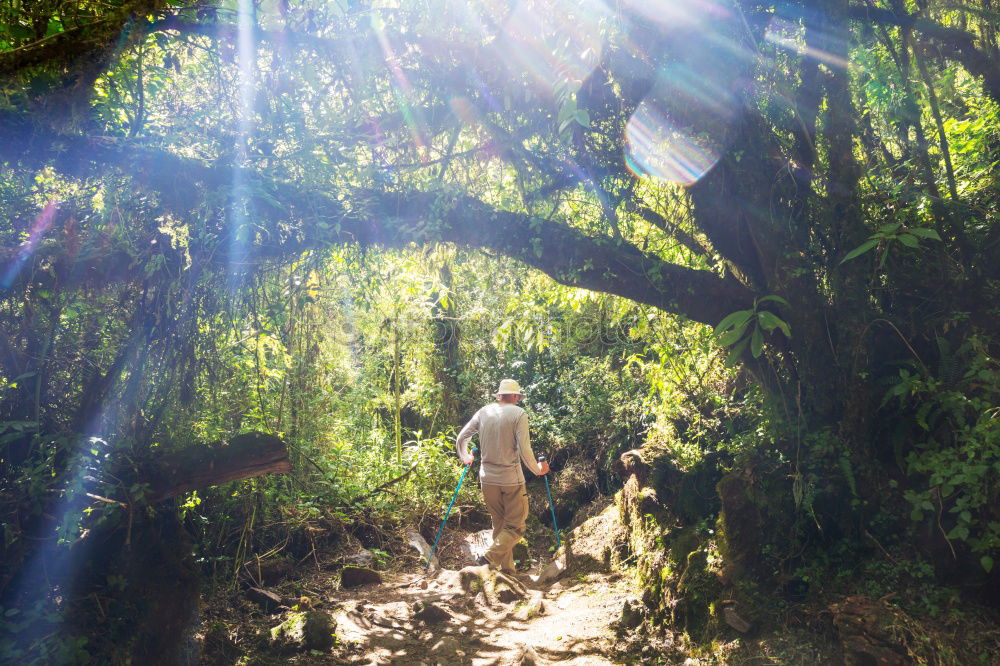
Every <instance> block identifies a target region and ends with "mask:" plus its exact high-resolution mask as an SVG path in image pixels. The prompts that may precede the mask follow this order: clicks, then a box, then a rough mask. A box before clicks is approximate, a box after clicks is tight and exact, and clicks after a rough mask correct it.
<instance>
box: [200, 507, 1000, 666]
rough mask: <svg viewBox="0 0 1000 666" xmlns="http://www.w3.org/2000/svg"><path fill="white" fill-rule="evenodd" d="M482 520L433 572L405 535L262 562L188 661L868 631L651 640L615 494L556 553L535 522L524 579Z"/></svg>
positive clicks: (682, 648) (817, 606)
mask: <svg viewBox="0 0 1000 666" xmlns="http://www.w3.org/2000/svg"><path fill="white" fill-rule="evenodd" d="M472 522H473V524H472V525H469V521H467V520H465V521H463V523H464V524H462V525H452V524H451V522H449V526H448V529H447V530H446V532H445V535H444V536H443V537H442V539H441V543H440V544H439V549H438V553H439V554H440V556H441V561H440V568H432V570H431V571H429V572H428V571H427V570H426V569H425V568H424V566H423V562H424V560H423V559H422V558H421V556H420V555H419V553H418V552H417V549H416V548H411V547H410V546H409V545H407V544H406V538H407V537H406V536H403V537H402V538H399V539H397V541H396V542H395V543H394V544H393V545H392V546H388V545H387V546H386V547H387V548H389V549H390V550H391V551H392V552H391V553H390V552H388V551H384V550H381V549H379V548H372V549H370V550H369V549H366V548H364V547H363V546H362V545H361V544H360V543H359V542H358V541H357V540H355V539H353V538H349V539H343V540H339V541H338V542H337V546H336V547H331V549H330V550H329V551H328V552H322V550H321V549H320V550H317V551H315V552H313V553H311V554H310V556H309V557H308V558H307V559H306V560H304V561H300V562H298V563H292V562H287V561H283V560H281V559H280V558H272V559H271V560H262V561H261V563H260V565H259V567H257V570H256V571H255V572H250V574H251V576H250V577H251V578H252V579H254V580H252V581H251V582H250V583H248V585H251V586H256V585H259V586H260V588H257V590H264V591H265V592H266V593H267V595H268V596H262V595H260V594H259V593H255V592H254V590H252V589H250V588H248V587H247V585H244V586H243V587H242V588H241V589H239V590H229V591H220V592H217V593H214V594H209V595H207V597H206V599H205V601H204V604H203V612H202V618H201V621H200V626H199V628H198V629H197V631H196V636H195V640H193V641H192V642H191V645H190V650H189V657H188V664H191V665H193V664H205V665H210V666H221V665H226V666H231V665H233V666H235V665H240V666H271V665H277V664H308V665H315V664H352V665H358V666H361V665H372V666H374V665H379V664H428V665H430V664H446V665H451V664H455V665H463V666H465V665H468V666H486V665H501V666H510V665H525V666H527V665H531V664H556V663H558V664H569V665H582V664H594V665H600V664H638V663H642V664H678V665H681V664H683V665H684V666H709V665H716V664H720V665H721V664H727V665H731V666H744V665H749V664H755V665H758V666H760V665H781V664H831V665H841V664H845V663H852V662H851V661H850V659H846V660H845V649H844V648H845V646H846V645H847V644H848V643H849V642H850V641H851V640H855V639H858V636H854V635H853V634H850V633H849V632H848V633H844V632H841V634H843V635H838V634H837V632H835V631H830V630H821V629H817V627H816V626H810V623H809V622H804V621H803V618H806V617H809V616H819V615H830V606H828V605H827V604H828V602H829V600H823V601H820V600H817V602H816V603H812V604H803V605H800V606H798V607H796V609H795V610H794V615H796V616H798V620H795V618H790V617H786V618H785V620H784V621H781V622H778V623H777V625H778V626H777V628H776V629H773V630H771V631H767V632H763V633H758V632H751V634H746V635H739V634H738V633H736V632H733V633H732V634H731V636H730V639H729V640H722V639H719V640H714V641H712V643H711V644H710V645H702V646H698V645H693V644H691V643H690V642H689V641H687V640H686V638H685V637H684V635H683V632H679V631H674V630H673V629H668V628H666V627H664V628H663V631H659V632H658V634H657V635H656V636H650V635H647V634H646V627H648V624H643V623H641V621H640V619H639V615H640V611H639V610H638V608H639V606H640V604H641V602H640V601H639V597H641V593H642V590H641V588H640V586H639V584H638V583H637V582H636V577H635V576H634V573H633V572H632V570H631V569H630V568H629V567H628V566H627V565H626V566H618V567H613V566H611V562H612V561H613V560H614V558H613V557H612V553H613V552H614V551H615V550H616V549H619V548H621V546H623V545H624V543H625V541H624V540H625V539H626V538H627V532H626V530H625V528H624V527H623V526H622V525H621V523H620V522H619V518H618V509H617V507H616V506H615V505H614V503H613V502H612V501H611V500H610V499H609V498H601V499H598V500H597V501H595V502H594V503H592V504H591V505H589V506H587V507H584V508H583V509H581V510H580V512H579V513H578V515H577V517H576V519H575V520H574V523H573V525H572V526H571V529H570V530H567V532H566V533H565V535H564V546H563V548H562V549H561V550H560V551H559V552H558V553H557V554H556V555H555V557H553V555H552V554H551V553H550V552H548V544H550V542H551V539H552V532H551V529H544V528H543V527H541V526H539V525H537V524H536V525H535V527H534V530H533V531H532V529H531V528H530V524H529V534H528V535H527V540H528V543H529V544H531V546H530V547H531V548H533V549H534V550H522V551H521V552H520V557H521V559H522V560H523V561H522V562H521V565H520V566H521V567H522V570H521V571H519V573H518V574H517V576H515V577H505V576H503V575H499V576H498V575H495V574H492V573H491V572H490V571H489V570H488V569H487V568H486V567H480V566H475V565H474V564H473V563H474V560H475V557H476V555H477V554H479V553H481V552H483V550H484V549H485V547H486V544H487V543H488V541H489V531H487V530H482V529H476V528H481V527H482V524H481V522H480V523H479V524H475V523H476V521H475V520H473V521H472ZM410 536H411V537H412V533H411V535H410ZM423 546H424V547H425V548H426V543H424V544H423ZM857 599H861V598H857ZM848 602H849V603H850V599H848ZM865 603H869V604H870V603H876V602H869V601H866V602H865ZM873 612H874V615H873V617H874V616H878V617H882V616H883V615H885V614H884V613H883V611H882V610H876V611H873ZM882 619H883V620H886V621H887V622H888V621H889V620H891V617H890V616H889V615H885V616H884V617H883V618H882ZM812 624H816V623H812ZM823 624H824V626H826V625H827V624H828V623H823ZM890 624H891V622H890ZM972 624H975V623H972ZM932 626H933V624H931V625H926V626H923V627H921V628H920V631H918V633H920V634H922V635H923V637H924V638H923V640H925V641H929V640H930V638H929V637H928V636H927V633H926V632H927V630H929V629H931V628H932ZM970 626H971V625H970ZM832 628H833V627H832V626H830V627H829V629H831V630H832ZM987 633H992V632H987ZM331 636H332V637H333V638H332V640H331ZM870 639H871V636H867V637H866V640H870ZM904 654H905V652H904V653H903V654H899V653H896V652H893V651H890V650H886V652H885V656H886V657H887V659H888V660H887V661H885V662H884V663H886V664H896V665H899V666H903V665H905V664H910V663H924V662H923V661H922V660H917V659H912V658H907V657H905V656H903V655H904ZM890 657H891V658H890ZM880 663H881V662H880ZM927 663H941V664H950V663H959V662H956V661H954V659H941V660H937V659H932V660H931V661H930V662H927ZM977 663H989V662H988V661H987V662H977ZM993 663H996V662H993Z"/></svg>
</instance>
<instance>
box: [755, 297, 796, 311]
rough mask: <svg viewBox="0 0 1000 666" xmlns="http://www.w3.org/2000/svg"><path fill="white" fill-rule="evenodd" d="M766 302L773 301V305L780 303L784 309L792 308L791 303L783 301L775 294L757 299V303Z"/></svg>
mask: <svg viewBox="0 0 1000 666" xmlns="http://www.w3.org/2000/svg"><path fill="white" fill-rule="evenodd" d="M768 301H774V302H775V303H780V304H781V305H784V306H785V307H786V308H790V307H792V304H791V303H789V302H788V301H786V300H785V299H783V298H782V297H781V296H777V295H775V294H770V295H769V296H765V297H764V298H758V299H757V302H758V303H766V302H768Z"/></svg>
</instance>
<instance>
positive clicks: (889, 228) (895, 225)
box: [878, 222, 903, 234]
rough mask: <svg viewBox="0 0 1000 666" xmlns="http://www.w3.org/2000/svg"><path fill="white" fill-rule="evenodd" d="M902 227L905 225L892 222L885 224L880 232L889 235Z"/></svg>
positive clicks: (880, 228)
mask: <svg viewBox="0 0 1000 666" xmlns="http://www.w3.org/2000/svg"><path fill="white" fill-rule="evenodd" d="M902 225H903V223H902V222H891V223H889V224H883V225H882V226H881V227H879V228H878V230H879V231H881V232H882V233H884V234H885V233H889V232H890V231H895V230H896V229H899V228H900V227H901V226H902Z"/></svg>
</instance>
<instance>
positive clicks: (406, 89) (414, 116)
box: [371, 15, 429, 161]
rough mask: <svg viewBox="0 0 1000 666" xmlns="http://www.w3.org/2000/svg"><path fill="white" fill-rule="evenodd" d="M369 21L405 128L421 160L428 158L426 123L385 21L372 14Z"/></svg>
mask: <svg viewBox="0 0 1000 666" xmlns="http://www.w3.org/2000/svg"><path fill="white" fill-rule="evenodd" d="M371 23H372V30H373V31H374V32H375V36H376V37H377V38H378V43H379V46H381V47H382V54H383V56H384V57H385V65H386V67H388V69H389V71H390V72H391V73H392V78H393V79H394V80H395V85H394V86H393V91H394V92H395V93H396V103H397V105H398V106H399V111H400V113H401V114H402V116H403V121H404V122H405V123H406V127H407V129H408V130H409V132H410V138H411V139H413V145H414V146H416V148H417V155H418V156H419V157H420V159H421V161H426V160H427V159H429V155H428V152H427V143H428V142H427V141H426V140H425V139H424V136H425V135H426V134H427V132H425V131H424V128H425V127H426V126H427V123H426V122H424V120H423V118H422V117H421V114H420V110H419V109H418V108H417V106H416V105H415V104H413V103H412V100H413V99H414V98H415V93H414V90H413V86H412V85H411V84H410V80H409V79H408V78H407V77H406V73H405V72H404V71H403V68H402V66H401V65H400V63H399V58H398V57H397V56H396V50H395V49H394V48H393V46H392V42H391V41H390V39H389V35H388V34H387V33H386V30H385V22H384V21H383V20H382V19H381V17H379V16H377V15H373V16H372V20H371Z"/></svg>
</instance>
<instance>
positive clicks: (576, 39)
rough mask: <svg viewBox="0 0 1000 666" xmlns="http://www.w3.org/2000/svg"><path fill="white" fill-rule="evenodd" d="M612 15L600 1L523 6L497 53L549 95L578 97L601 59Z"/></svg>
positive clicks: (515, 12) (509, 19) (514, 15)
mask: <svg viewBox="0 0 1000 666" xmlns="http://www.w3.org/2000/svg"><path fill="white" fill-rule="evenodd" d="M611 18H612V14H611V11H610V10H609V8H608V6H607V5H605V4H604V3H603V2H599V1H597V0H575V1H571V0H551V1H549V2H520V3H518V5H517V6H516V7H515V8H514V10H513V11H512V12H511V13H510V14H509V15H508V16H507V19H506V20H505V21H504V23H503V31H502V34H501V35H500V37H499V38H498V39H497V41H496V43H495V45H494V48H495V50H496V53H497V55H498V56H499V57H500V58H502V59H503V61H504V62H505V63H506V64H507V65H508V67H510V68H511V70H513V72H514V73H520V74H523V75H525V76H527V78H528V80H529V81H531V82H533V83H534V84H535V86H536V87H537V88H540V90H541V91H542V92H544V93H546V94H547V95H549V96H555V97H557V98H558V97H561V96H564V95H565V94H567V93H571V92H575V91H576V90H577V89H578V88H579V87H580V85H581V84H582V83H583V80H584V79H585V78H587V76H588V75H589V74H590V72H591V71H593V69H594V68H595V67H596V66H597V63H598V62H599V60H600V55H601V50H602V45H603V41H604V33H605V31H606V30H607V27H608V25H609V22H610V19H611Z"/></svg>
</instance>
